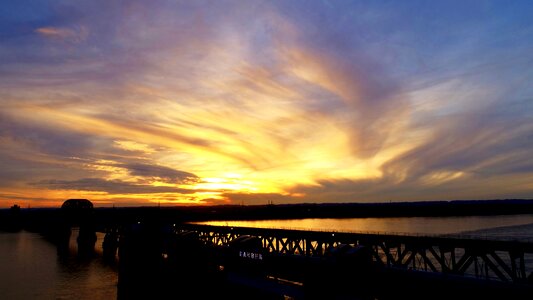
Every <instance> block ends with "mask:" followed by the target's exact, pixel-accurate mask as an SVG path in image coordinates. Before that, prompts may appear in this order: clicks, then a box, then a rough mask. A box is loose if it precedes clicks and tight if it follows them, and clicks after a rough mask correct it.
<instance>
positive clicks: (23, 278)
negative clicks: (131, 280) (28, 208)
mask: <svg viewBox="0 0 533 300" xmlns="http://www.w3.org/2000/svg"><path fill="white" fill-rule="evenodd" d="M77 235H78V234H77V232H76V230H73V233H72V236H71V242H70V253H68V254H67V255H64V256H58V252H57V248H56V246H55V245H54V244H52V243H50V242H48V241H47V240H45V239H44V238H43V237H42V236H41V235H39V234H37V233H32V232H27V231H21V232H17V233H6V232H0V274H1V275H0V276H1V278H0V299H61V300H63V299H64V300H68V299H87V300H88V299H116V298H117V280H118V272H117V264H116V262H105V261H104V260H103V259H102V257H101V253H102V248H101V245H102V239H103V234H98V240H97V244H96V249H95V250H96V255H95V256H94V257H92V258H83V257H78V256H77V254H76V241H75V238H76V237H77Z"/></svg>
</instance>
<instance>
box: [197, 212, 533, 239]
mask: <svg viewBox="0 0 533 300" xmlns="http://www.w3.org/2000/svg"><path fill="white" fill-rule="evenodd" d="M531 223H533V215H504V216H465V217H412V218H346V219H335V218H324V219H318V218H314V219H288V220H256V221H231V220H223V221H208V222H198V223H197V224H205V225H214V226H235V227H253V228H272V229H294V230H312V231H335V232H355V233H378V234H401V235H405V234H408V235H443V234H458V233H461V232H465V231H476V230H482V229H487V230H489V229H491V228H495V227H502V226H518V225H523V224H531ZM526 235H529V236H530V237H531V238H533V233H531V232H527V233H526Z"/></svg>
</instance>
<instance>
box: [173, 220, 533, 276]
mask: <svg viewBox="0 0 533 300" xmlns="http://www.w3.org/2000/svg"><path fill="white" fill-rule="evenodd" d="M191 231H192V232H195V235H196V236H197V238H198V239H199V240H200V241H201V242H202V243H204V244H205V245H209V246H219V247H227V246H228V245H230V242H232V241H233V240H235V239H237V238H238V237H240V236H245V235H246V236H253V237H257V238H259V239H260V240H261V243H262V247H263V249H261V250H262V251H263V253H266V254H267V255H268V254H279V255H296V256H305V257H324V256H328V255H329V254H330V253H331V251H332V250H334V249H339V248H341V247H344V248H346V247H347V248H352V249H353V248H356V247H358V246H365V247H368V248H370V249H371V255H372V260H373V262H374V263H375V264H376V265H379V266H382V267H386V268H393V269H396V268H397V269H406V270H418V271H426V272H433V273H441V274H453V275H459V276H464V277H472V278H479V279H488V280H495V281H501V282H510V283H526V282H528V276H530V274H531V272H532V271H533V243H527V242H518V241H493V240H485V239H470V238H460V237H433V236H412V235H391V234H367V233H344V232H320V231H303V230H284V229H262V228H247V227H221V226H209V225H196V224H183V225H179V226H178V227H176V233H180V232H181V233H183V232H191ZM530 280H531V278H530Z"/></svg>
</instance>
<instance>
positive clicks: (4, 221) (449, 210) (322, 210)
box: [0, 199, 533, 228]
mask: <svg viewBox="0 0 533 300" xmlns="http://www.w3.org/2000/svg"><path fill="white" fill-rule="evenodd" d="M518 214H533V199H506V200H456V201H424V202H388V203H299V204H268V205H249V206H246V205H218V206H174V207H159V206H145V207H114V208H104V207H101V208H95V209H94V217H95V220H97V221H99V222H100V221H101V223H109V222H112V223H121V224H126V223H133V222H138V221H139V220H146V221H149V222H156V223H166V224H173V223H182V222H193V221H221V220H228V221H229V220H268V219H270V220H283V219H308V218H338V219H342V218H390V217H396V218H401V217H453V216H494V215H518ZM58 216H60V209H59V208H29V209H28V208H26V209H24V208H21V209H20V212H19V213H18V215H17V216H14V215H12V212H11V211H10V209H2V210H0V228H2V227H4V228H5V227H15V228H17V227H20V226H22V227H24V228H28V227H30V228H31V227H39V226H41V225H42V224H46V223H49V222H50V221H54V220H56V219H57V217H58Z"/></svg>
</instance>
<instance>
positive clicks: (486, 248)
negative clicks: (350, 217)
mask: <svg viewBox="0 0 533 300" xmlns="http://www.w3.org/2000/svg"><path fill="white" fill-rule="evenodd" d="M73 200H74V201H67V202H65V206H64V207H63V208H62V209H61V211H59V212H55V211H48V212H46V213H45V212H43V215H39V217H38V218H35V220H38V222H34V223H35V225H34V226H35V227H36V228H41V229H42V228H46V230H45V231H49V232H50V231H54V230H56V231H58V230H59V232H61V234H57V233H56V234H55V236H58V238H56V239H57V240H58V241H59V242H61V241H63V240H65V238H64V237H63V236H65V237H66V238H68V234H70V229H69V228H70V226H80V228H81V227H82V226H84V227H85V229H84V231H85V234H84V235H83V236H82V237H79V239H78V247H79V250H80V251H81V250H82V248H86V249H85V250H84V251H86V252H88V253H90V252H91V251H90V249H89V248H91V247H94V242H95V240H94V232H96V231H100V232H105V233H106V234H105V239H104V244H103V248H104V254H105V255H107V256H109V257H112V258H115V257H116V253H117V247H118V259H119V298H120V299H121V300H122V299H137V298H139V297H141V298H143V297H144V298H150V297H153V296H154V293H156V294H157V293H158V295H159V296H161V297H160V298H165V297H164V295H166V294H170V295H172V294H176V293H180V292H181V290H184V289H188V290H189V291H190V290H191V289H192V290H193V291H194V293H197V294H199V295H200V296H204V298H209V297H220V293H229V294H226V296H228V297H229V298H232V299H240V298H238V297H237V296H236V295H248V296H249V297H248V298H256V296H257V291H259V294H263V295H270V296H274V295H275V296H280V297H283V296H286V297H290V298H295V299H299V298H305V299H308V298H315V299H335V298H338V299H375V298H378V299H393V298H405V297H408V298H410V299H427V298H431V299H461V298H464V299H470V296H469V295H470V293H472V292H474V293H476V294H477V295H478V296H480V297H483V298H485V299H502V298H508V299H530V298H531V295H533V293H532V292H533V283H532V281H533V275H532V271H533V243H527V242H518V241H494V240H484V239H471V238H463V237H453V236H447V237H442V236H413V235H392V234H369V233H366V234H364V233H344V232H321V231H303V230H284V229H262V228H246V227H228V226H208V225H198V224H191V223H185V222H181V221H179V220H175V224H172V223H173V222H172V221H171V218H170V217H167V218H165V219H161V217H160V215H159V212H158V211H156V210H153V211H152V210H150V213H149V214H144V215H138V214H136V213H134V212H132V213H131V215H128V216H127V218H126V217H121V216H120V215H118V217H119V218H117V214H115V211H110V212H109V214H107V215H106V216H105V217H102V216H100V217H99V218H95V217H94V214H93V212H92V211H93V209H92V205H89V203H87V202H86V201H80V200H83V199H73ZM35 217H37V215H36V216H35ZM120 217H121V218H120ZM134 219H135V220H138V221H133V220H134ZM169 221H170V222H169ZM64 231H65V232H66V233H68V234H62V232H64ZM80 233H81V229H80ZM177 283H179V284H178V286H177ZM243 289H246V290H251V291H252V294H251V295H250V294H247V293H244V292H243ZM154 291H155V292H154ZM156 298H157V297H156ZM200 298H202V297H200ZM272 298H275V297H267V299H272ZM242 299H246V296H244V297H243V298H242Z"/></svg>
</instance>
